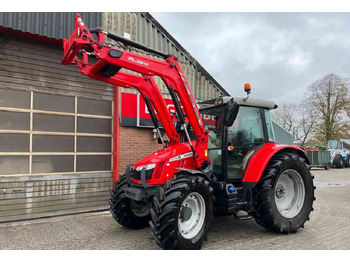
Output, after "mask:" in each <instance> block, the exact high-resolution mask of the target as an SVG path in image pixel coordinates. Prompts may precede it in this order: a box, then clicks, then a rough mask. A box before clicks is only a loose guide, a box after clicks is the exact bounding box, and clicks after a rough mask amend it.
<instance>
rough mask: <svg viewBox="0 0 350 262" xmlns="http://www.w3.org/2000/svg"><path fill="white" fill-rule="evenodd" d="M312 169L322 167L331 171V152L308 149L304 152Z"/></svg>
mask: <svg viewBox="0 0 350 262" xmlns="http://www.w3.org/2000/svg"><path fill="white" fill-rule="evenodd" d="M304 151H305V153H306V155H307V157H308V159H309V160H310V163H311V168H312V167H321V168H324V169H326V170H329V169H330V167H331V157H330V152H329V151H324V150H318V149H315V148H307V149H305V150H304Z"/></svg>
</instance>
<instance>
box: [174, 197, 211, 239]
mask: <svg viewBox="0 0 350 262" xmlns="http://www.w3.org/2000/svg"><path fill="white" fill-rule="evenodd" d="M204 219H205V201H204V198H203V197H202V196H201V195H200V194H199V193H197V192H192V193H190V194H189V195H188V196H187V197H186V198H185V200H184V201H183V202H182V204H181V208H180V212H179V218H178V227H179V231H180V233H181V235H182V237H184V238H186V239H191V238H194V237H195V236H197V234H198V233H199V231H200V230H201V229H202V226H203V224H204Z"/></svg>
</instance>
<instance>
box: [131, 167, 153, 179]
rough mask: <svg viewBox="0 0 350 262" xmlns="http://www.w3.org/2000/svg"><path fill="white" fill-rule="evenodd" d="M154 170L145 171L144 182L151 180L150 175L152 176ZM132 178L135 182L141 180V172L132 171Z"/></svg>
mask: <svg viewBox="0 0 350 262" xmlns="http://www.w3.org/2000/svg"><path fill="white" fill-rule="evenodd" d="M153 171H154V168H153V169H150V170H146V171H145V172H146V180H150V179H152V174H153ZM132 177H133V178H134V179H136V180H141V171H136V170H133V175H132Z"/></svg>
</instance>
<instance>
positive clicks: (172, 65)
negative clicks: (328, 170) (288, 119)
mask: <svg viewBox="0 0 350 262" xmlns="http://www.w3.org/2000/svg"><path fill="white" fill-rule="evenodd" d="M105 37H108V38H110V39H113V40H115V41H118V42H121V43H123V44H124V45H126V46H131V47H133V48H138V49H141V50H143V51H146V52H149V53H150V54H152V55H156V56H159V57H160V58H162V59H161V60H157V59H153V58H149V57H146V56H143V55H139V54H136V53H132V52H129V51H126V50H124V49H121V48H115V47H110V46H107V45H105ZM177 60H178V59H177V58H176V57H175V56H174V55H169V54H165V53H162V52H159V51H157V50H153V49H151V48H148V47H146V46H144V45H142V44H140V43H137V42H135V41H132V40H129V39H126V38H123V37H121V36H119V35H116V34H113V33H110V32H106V31H103V30H102V29H101V28H96V29H88V28H87V26H86V25H85V23H84V22H83V20H82V19H81V17H80V15H79V14H78V15H77V16H76V19H75V30H74V32H73V33H72V35H71V37H70V38H69V39H68V40H65V41H64V58H63V60H62V63H63V64H76V65H77V66H78V67H79V69H80V72H81V73H82V74H84V75H87V76H89V77H91V78H94V79H97V80H100V81H104V82H107V83H111V84H113V85H116V86H122V87H125V88H136V89H137V90H138V91H139V92H140V94H141V95H142V97H143V99H144V100H145V103H146V106H147V108H148V110H149V112H150V115H151V118H152V121H153V124H154V127H155V129H156V130H157V132H158V135H159V137H158V141H159V143H160V144H162V145H163V147H164V148H163V149H161V150H159V151H156V152H154V153H153V154H151V155H148V156H146V157H144V158H143V159H141V160H140V161H138V162H136V163H135V164H134V165H132V166H128V167H127V169H126V171H125V174H124V175H122V176H120V177H119V178H118V176H116V177H117V179H116V181H114V185H113V190H112V191H111V199H110V201H109V202H110V210H111V213H112V215H113V217H114V219H115V220H116V221H117V222H118V223H119V224H121V225H122V226H124V227H128V228H132V229H139V228H144V227H147V226H150V227H151V230H152V235H153V237H154V239H155V241H156V242H157V244H158V245H159V246H160V247H162V248H164V249H199V248H201V246H202V243H203V241H204V240H206V238H207V234H208V232H209V231H210V229H211V227H212V225H213V221H214V216H217V215H227V214H234V215H235V216H236V217H237V218H240V219H247V218H251V217H253V218H254V219H255V220H256V222H257V223H258V224H259V225H261V226H263V227H265V228H266V229H268V230H270V231H273V232H282V233H290V232H296V231H297V230H298V229H299V228H300V227H304V224H305V222H306V221H307V220H309V215H310V212H311V211H312V210H313V208H312V205H313V201H314V200H315V197H314V189H315V187H314V185H313V176H312V175H311V173H310V168H309V165H310V163H309V160H308V159H307V157H306V155H305V153H304V152H303V151H302V150H301V149H300V148H299V147H297V146H287V145H277V144H276V143H275V138H274V132H273V127H272V123H271V118H270V110H272V109H275V108H276V107H277V106H276V105H275V103H273V102H270V101H264V100H257V99H251V98H249V93H250V86H249V85H246V86H245V90H246V92H247V93H248V96H247V97H246V98H232V97H220V98H218V99H216V100H215V101H214V103H212V104H208V105H202V106H201V110H199V109H198V106H197V103H196V101H195V99H194V96H193V94H192V91H191V89H190V86H189V84H188V82H187V80H186V77H185V75H184V73H183V71H182V69H181V66H180V64H179V62H178V61H177ZM122 68H125V69H128V70H131V71H134V72H136V73H138V75H136V74H131V73H126V72H122V71H120V69H122ZM154 76H159V77H160V78H161V79H162V80H163V81H164V83H165V85H166V86H167V88H168V90H169V94H170V96H171V98H172V101H173V103H174V106H175V109H176V114H175V115H172V114H171V113H169V112H168V110H167V106H166V103H165V101H164V98H163V95H162V94H161V92H160V90H159V88H158V86H157V84H156V82H155V80H154ZM159 120H160V122H161V125H160V123H159ZM165 133H166V135H167V140H165V139H164V134H165ZM239 211H244V212H239ZM238 212H239V213H238ZM242 213H244V215H242Z"/></svg>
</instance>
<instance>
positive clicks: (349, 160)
mask: <svg viewBox="0 0 350 262" xmlns="http://www.w3.org/2000/svg"><path fill="white" fill-rule="evenodd" d="M344 166H345V167H350V155H349V154H347V155H346V160H345V163H344Z"/></svg>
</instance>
